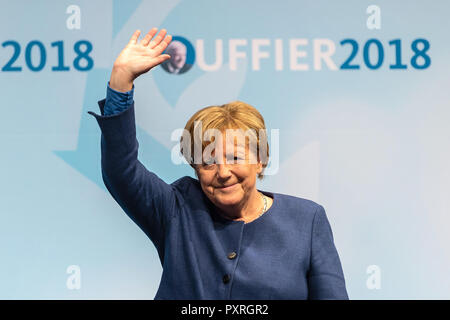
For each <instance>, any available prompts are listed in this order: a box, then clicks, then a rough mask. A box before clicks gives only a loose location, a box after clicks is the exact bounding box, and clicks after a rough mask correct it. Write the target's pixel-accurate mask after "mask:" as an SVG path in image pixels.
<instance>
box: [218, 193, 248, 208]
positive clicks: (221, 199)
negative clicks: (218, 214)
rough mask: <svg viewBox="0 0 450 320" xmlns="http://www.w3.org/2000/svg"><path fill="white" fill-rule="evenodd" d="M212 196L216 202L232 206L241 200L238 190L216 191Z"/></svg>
mask: <svg viewBox="0 0 450 320" xmlns="http://www.w3.org/2000/svg"><path fill="white" fill-rule="evenodd" d="M214 198H215V200H216V202H217V203H218V204H221V205H223V206H232V205H237V204H239V203H240V202H241V200H242V195H241V194H240V193H239V192H226V193H225V192H224V193H221V192H220V193H219V192H217V193H216V195H215V197H214Z"/></svg>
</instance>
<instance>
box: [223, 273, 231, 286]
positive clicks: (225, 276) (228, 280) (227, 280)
mask: <svg viewBox="0 0 450 320" xmlns="http://www.w3.org/2000/svg"><path fill="white" fill-rule="evenodd" d="M222 281H223V283H225V284H226V283H228V282H230V275H229V274H226V275H224V276H223V278H222Z"/></svg>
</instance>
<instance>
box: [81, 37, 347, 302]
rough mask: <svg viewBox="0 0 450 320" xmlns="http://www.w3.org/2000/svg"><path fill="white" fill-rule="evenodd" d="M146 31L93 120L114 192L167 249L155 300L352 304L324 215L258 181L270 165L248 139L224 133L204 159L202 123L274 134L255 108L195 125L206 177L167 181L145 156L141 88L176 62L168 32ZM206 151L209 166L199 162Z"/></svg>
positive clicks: (210, 116) (240, 107)
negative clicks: (138, 84) (138, 105)
mask: <svg viewBox="0 0 450 320" xmlns="http://www.w3.org/2000/svg"><path fill="white" fill-rule="evenodd" d="M139 34H140V31H139V30H137V31H136V32H135V33H134V34H133V36H132V37H131V39H130V42H129V43H128V45H127V46H126V47H125V48H124V49H123V51H122V52H121V53H120V55H119V56H118V58H117V59H116V61H115V63H114V67H113V70H112V73H111V78H110V81H109V85H108V88H107V97H106V99H104V100H101V101H99V106H100V111H101V115H98V114H95V113H93V112H91V111H89V113H90V114H91V115H93V116H95V118H96V119H97V122H98V124H99V126H100V129H101V132H102V135H101V154H102V162H101V163H102V176H103V180H104V182H105V185H106V187H107V189H108V190H109V192H110V193H111V195H112V196H113V198H114V199H115V200H116V201H117V202H118V203H119V205H120V206H121V207H122V208H123V210H124V211H125V212H126V213H127V214H128V215H129V216H130V218H131V219H133V221H134V222H135V223H137V224H138V225H139V227H140V228H141V229H142V230H143V231H144V232H145V233H146V234H147V235H148V237H149V238H150V239H151V240H152V242H153V243H154V245H155V246H156V248H157V250H158V254H159V258H160V260H161V263H162V267H163V273H162V278H161V283H160V286H159V289H158V292H157V294H156V296H155V299H348V297H347V292H346V288H345V281H344V275H343V272H342V267H341V264H340V261H339V256H338V253H337V251H336V248H335V246H334V243H333V236H332V231H331V228H330V225H329V222H328V220H327V217H326V214H325V211H324V208H323V207H322V206H321V205H318V204H316V203H315V202H313V201H310V200H306V199H301V198H297V197H293V196H288V195H283V194H279V193H271V192H265V191H261V190H258V189H257V188H256V177H257V176H259V177H262V175H263V171H264V167H265V165H266V163H267V162H265V163H263V161H261V157H260V154H259V153H258V154H257V153H256V152H255V151H254V149H252V148H250V147H249V145H248V144H246V143H245V142H244V144H242V143H241V144H239V143H237V144H235V141H234V138H233V139H232V140H229V139H225V137H223V140H221V138H217V136H215V138H214V142H215V143H217V144H216V147H215V148H214V149H213V151H212V152H210V155H211V159H212V160H211V159H205V155H207V153H206V152H204V151H206V150H207V147H208V145H209V144H208V143H205V141H201V143H200V144H199V141H198V140H195V137H196V136H195V134H196V133H195V130H196V128H197V129H198V128H199V126H198V125H196V123H200V124H201V125H200V127H201V128H202V129H208V128H209V129H215V130H216V131H218V132H221V133H222V132H225V131H226V130H227V129H254V130H255V131H254V132H258V129H265V126H264V120H263V118H262V116H261V115H260V114H259V112H258V111H257V110H256V109H255V108H253V107H251V106H249V105H247V104H245V103H242V102H233V103H230V104H227V105H224V106H213V107H208V108H204V109H202V110H200V111H198V112H197V113H196V114H194V115H193V116H192V118H191V119H190V120H189V121H188V123H187V125H186V132H188V133H189V134H190V135H191V136H193V140H194V141H191V142H188V141H186V140H185V141H183V142H182V144H181V145H182V146H184V148H185V150H183V155H184V156H185V157H186V159H187V160H188V161H189V163H190V164H191V166H192V167H193V168H194V170H195V173H196V176H197V177H198V180H197V179H193V178H191V177H188V176H186V177H182V178H180V179H179V180H177V181H175V182H173V183H172V184H166V183H165V182H164V181H162V180H161V179H159V178H158V176H157V175H156V174H155V173H153V172H150V171H148V170H147V169H146V168H145V167H144V166H143V165H142V163H141V162H140V161H139V160H138V159H137V156H138V142H137V140H136V127H135V114H134V102H133V91H134V86H133V81H134V80H135V79H136V78H137V77H138V76H139V75H141V74H144V73H146V72H148V71H149V70H150V69H152V68H153V67H155V66H157V65H159V64H161V63H162V62H164V61H166V60H167V59H169V58H170V56H169V55H167V54H163V51H164V50H165V48H166V47H167V45H168V44H169V43H170V41H171V36H170V35H167V34H166V30H164V29H162V30H161V31H160V32H159V33H158V35H157V36H156V37H155V35H156V34H157V29H156V28H153V29H152V30H150V31H149V32H148V33H147V34H146V35H145V37H144V38H143V39H142V40H141V41H140V42H138V38H139ZM183 137H184V138H186V137H187V135H184V136H183ZM216 138H217V139H216ZM256 138H257V140H258V143H260V144H261V141H262V137H261V136H260V135H257V136H256ZM220 142H222V145H220ZM210 143H211V141H210ZM263 144H264V142H263ZM230 145H231V148H230ZM199 146H200V147H201V152H202V153H201V155H200V157H201V159H200V162H198V161H192V159H193V156H189V154H191V155H194V154H195V152H196V150H195V148H196V147H199ZM217 146H218V147H217ZM264 146H265V145H259V146H258V150H264V148H262V147H264ZM222 148H223V149H222ZM186 149H189V150H186ZM230 150H231V153H230ZM267 150H268V149H267ZM187 151H191V152H193V153H191V152H187ZM203 152H204V153H203ZM229 158H231V160H233V161H235V162H233V161H232V162H233V163H229V162H227V160H229ZM255 159H256V160H257V161H251V160H255ZM197 160H198V159H197ZM237 160H239V161H237ZM236 162H237V163H236Z"/></svg>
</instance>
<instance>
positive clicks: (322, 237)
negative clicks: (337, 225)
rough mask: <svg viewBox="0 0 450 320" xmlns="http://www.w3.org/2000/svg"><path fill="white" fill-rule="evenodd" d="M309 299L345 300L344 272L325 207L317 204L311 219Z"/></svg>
mask: <svg viewBox="0 0 450 320" xmlns="http://www.w3.org/2000/svg"><path fill="white" fill-rule="evenodd" d="M312 228H313V229H312V239H311V262H310V263H311V264H310V269H309V272H308V291H309V294H308V298H309V299H338V300H347V299H348V295H347V290H346V288H345V279H344V273H343V271H342V266H341V262H340V260H339V255H338V252H337V250H336V247H335V245H334V241H333V233H332V231H331V226H330V223H329V222H328V219H327V216H326V213H325V209H324V208H323V207H322V206H321V205H319V206H318V208H317V210H316V213H315V215H314V219H313V227H312Z"/></svg>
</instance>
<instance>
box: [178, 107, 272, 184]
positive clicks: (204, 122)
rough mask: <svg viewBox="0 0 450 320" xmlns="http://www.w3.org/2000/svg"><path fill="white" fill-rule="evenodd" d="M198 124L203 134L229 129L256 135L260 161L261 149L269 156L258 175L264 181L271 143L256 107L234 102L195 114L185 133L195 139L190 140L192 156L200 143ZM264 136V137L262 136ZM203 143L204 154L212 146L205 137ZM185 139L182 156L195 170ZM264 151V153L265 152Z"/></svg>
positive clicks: (181, 146)
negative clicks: (197, 131)
mask: <svg viewBox="0 0 450 320" xmlns="http://www.w3.org/2000/svg"><path fill="white" fill-rule="evenodd" d="M196 122H197V123H198V122H200V123H201V132H206V131H207V130H209V129H216V130H220V131H221V132H224V131H225V130H227V129H242V130H249V129H250V130H251V131H253V132H254V133H256V146H257V154H258V161H261V159H260V158H259V153H260V149H261V148H262V150H263V151H264V147H265V150H267V152H266V153H267V154H266V157H265V159H264V160H266V161H262V167H263V170H262V171H261V173H260V174H258V178H259V179H262V178H263V177H264V174H263V172H264V169H265V168H266V167H267V163H268V159H269V143H268V141H267V134H266V125H265V122H264V118H263V117H262V115H261V114H260V113H259V111H258V110H256V108H255V107H253V106H251V105H249V104H248V103H245V102H242V101H232V102H229V103H227V104H223V105H213V106H209V107H205V108H202V109H200V110H199V111H197V112H196V113H194V115H193V116H192V117H191V118H190V119H189V120H188V121H187V123H186V126H185V132H186V133H188V134H189V135H190V137H194V138H193V139H190V146H189V145H188V146H186V147H190V149H191V150H190V151H191V152H190V153H188V154H190V155H193V154H194V146H195V143H198V140H197V141H196V139H198V137H196V135H195V129H196ZM262 134H264V137H263V136H262ZM200 139H201V143H202V148H201V150H202V154H203V151H204V150H205V147H206V146H207V145H208V144H210V143H211V142H210V141H207V140H206V141H205V140H204V139H203V137H201V138H200ZM182 142H183V137H181V138H180V151H181V154H182V155H183V156H184V157H185V159H186V160H187V162H188V163H189V164H190V165H191V167H192V168H194V169H195V166H194V162H193V158H192V157H190V158H188V157H187V155H186V153H185V152H183V143H182ZM261 143H264V144H265V146H261V145H260V144H261ZM263 151H262V152H263Z"/></svg>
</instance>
